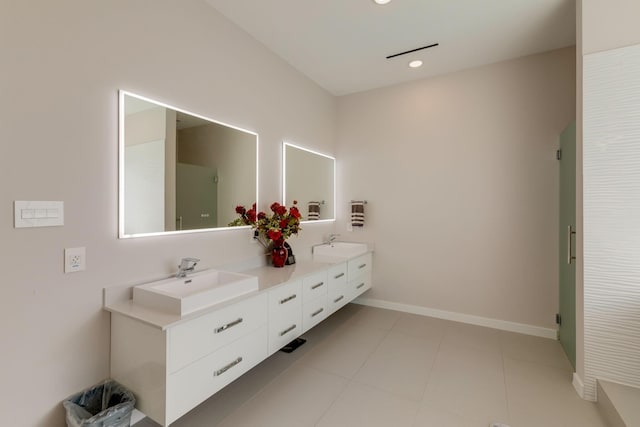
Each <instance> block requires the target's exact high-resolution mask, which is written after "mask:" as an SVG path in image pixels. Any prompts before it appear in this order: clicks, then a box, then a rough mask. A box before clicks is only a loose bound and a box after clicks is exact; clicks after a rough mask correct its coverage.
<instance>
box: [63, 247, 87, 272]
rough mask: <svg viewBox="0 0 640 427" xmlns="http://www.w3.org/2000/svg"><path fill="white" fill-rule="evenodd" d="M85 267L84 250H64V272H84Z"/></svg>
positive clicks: (85, 257)
mask: <svg viewBox="0 0 640 427" xmlns="http://www.w3.org/2000/svg"><path fill="white" fill-rule="evenodd" d="M86 267H87V256H86V253H85V248H67V249H65V250H64V272H65V273H74V272H76V271H84V270H85V269H86Z"/></svg>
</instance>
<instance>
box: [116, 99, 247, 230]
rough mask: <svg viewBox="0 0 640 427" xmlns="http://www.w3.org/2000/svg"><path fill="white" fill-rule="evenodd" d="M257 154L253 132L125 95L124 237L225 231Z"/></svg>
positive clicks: (122, 121)
mask: <svg viewBox="0 0 640 427" xmlns="http://www.w3.org/2000/svg"><path fill="white" fill-rule="evenodd" d="M257 156H258V135H257V134H255V133H253V132H249V131H246V130H242V129H239V128H236V127H233V126H229V125H225V124H222V123H219V122H215V121H213V120H211V119H207V118H204V117H202V116H198V115H196V114H193V113H188V112H186V111H183V110H178V109H176V108H173V107H170V106H168V105H165V104H162V103H159V102H156V101H152V100H150V99H147V98H143V97H141V96H138V95H134V94H132V93H129V92H124V91H120V185H119V187H120V206H119V214H120V218H119V229H120V237H137V236H142V235H157V234H165V233H179V232H194V231H204V230H211V229H216V228H226V227H227V224H228V223H229V222H230V221H232V220H233V219H235V207H236V206H237V205H239V204H240V205H251V204H252V203H254V202H256V201H257V198H258V190H257V188H258V186H257V166H258V163H257Z"/></svg>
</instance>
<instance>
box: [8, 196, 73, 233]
mask: <svg viewBox="0 0 640 427" xmlns="http://www.w3.org/2000/svg"><path fill="white" fill-rule="evenodd" d="M59 225H64V202H37V201H33V202H30V201H19V200H16V201H15V202H14V227H15V228H26V227H53V226H59Z"/></svg>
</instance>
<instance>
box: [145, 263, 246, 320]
mask: <svg viewBox="0 0 640 427" xmlns="http://www.w3.org/2000/svg"><path fill="white" fill-rule="evenodd" d="M257 290H258V278H257V277H255V276H248V275H246V274H241V273H232V272H228V271H219V270H204V271H200V272H197V273H193V274H190V275H189V276H187V277H182V278H177V277H174V278H171V279H165V280H160V281H157V282H151V283H146V284H144V285H138V286H135V287H134V288H133V301H134V302H135V303H136V304H140V305H144V306H146V307H150V308H155V309H157V310H162V311H165V312H168V313H171V314H177V315H180V316H182V315H185V314H189V313H192V312H194V311H197V310H200V309H203V308H206V307H210V306H212V305H215V304H218V303H221V302H223V301H227V300H230V299H232V298H236V297H239V296H241V295H244V294H247V293H249V292H254V291H257Z"/></svg>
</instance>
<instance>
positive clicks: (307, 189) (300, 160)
mask: <svg viewBox="0 0 640 427" xmlns="http://www.w3.org/2000/svg"><path fill="white" fill-rule="evenodd" d="M282 153H283V155H282V156H283V159H282V165H283V169H284V171H283V173H282V176H283V190H282V192H283V198H284V204H285V205H287V206H291V205H292V204H293V201H294V200H296V201H297V202H298V208H299V209H300V213H302V217H303V219H304V220H305V221H333V220H335V218H336V215H335V195H336V189H335V169H336V165H335V158H334V157H331V156H328V155H326V154H321V153H318V152H316V151H313V150H309V149H306V148H303V147H300V146H297V145H294V144H291V143H288V142H285V143H284V144H283V149H282Z"/></svg>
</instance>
